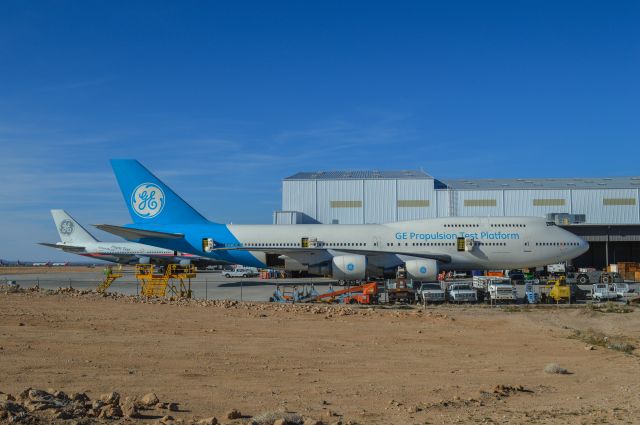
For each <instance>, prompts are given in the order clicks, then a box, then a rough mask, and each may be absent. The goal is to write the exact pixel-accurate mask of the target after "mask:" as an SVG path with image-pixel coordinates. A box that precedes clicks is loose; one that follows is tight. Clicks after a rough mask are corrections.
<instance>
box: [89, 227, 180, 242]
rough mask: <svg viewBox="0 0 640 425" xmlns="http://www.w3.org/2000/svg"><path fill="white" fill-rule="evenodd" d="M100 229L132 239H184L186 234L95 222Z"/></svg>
mask: <svg viewBox="0 0 640 425" xmlns="http://www.w3.org/2000/svg"><path fill="white" fill-rule="evenodd" d="M94 226H95V227H97V228H98V229H100V230H104V231H105V232H108V233H112V234H114V235H116V236H120V237H121V238H124V239H127V240H132V239H134V240H135V239H145V238H150V239H182V238H184V235H183V234H182V233H165V232H155V231H153V230H144V229H134V228H131V227H122V226H114V225H112V224H94Z"/></svg>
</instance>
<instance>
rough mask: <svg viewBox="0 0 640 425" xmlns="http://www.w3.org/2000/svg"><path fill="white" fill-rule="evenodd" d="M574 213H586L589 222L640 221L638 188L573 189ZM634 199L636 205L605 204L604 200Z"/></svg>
mask: <svg viewBox="0 0 640 425" xmlns="http://www.w3.org/2000/svg"><path fill="white" fill-rule="evenodd" d="M571 192H572V196H573V204H572V209H573V214H585V215H586V216H587V217H586V221H587V223H595V224H602V223H606V224H627V223H640V217H639V215H638V214H639V213H638V190H637V189H592V190H587V189H584V190H582V189H581V190H572V191H571ZM605 199H608V200H630V199H633V200H634V205H604V200H605Z"/></svg>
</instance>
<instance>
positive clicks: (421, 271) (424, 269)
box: [420, 266, 427, 274]
mask: <svg viewBox="0 0 640 425" xmlns="http://www.w3.org/2000/svg"><path fill="white" fill-rule="evenodd" d="M426 272H427V268H426V267H425V266H422V267H420V273H422V274H425V273H426Z"/></svg>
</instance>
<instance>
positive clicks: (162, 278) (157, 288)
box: [136, 264, 196, 298]
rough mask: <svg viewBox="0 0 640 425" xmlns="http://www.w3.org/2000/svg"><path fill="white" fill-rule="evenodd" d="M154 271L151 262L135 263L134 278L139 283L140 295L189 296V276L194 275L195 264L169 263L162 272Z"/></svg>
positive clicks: (192, 276)
mask: <svg viewBox="0 0 640 425" xmlns="http://www.w3.org/2000/svg"><path fill="white" fill-rule="evenodd" d="M155 271H156V270H155V267H154V265H153V264H138V265H136V279H138V281H139V282H140V283H141V289H140V295H141V296H143V297H166V296H167V295H169V296H172V297H173V296H175V297H178V298H191V294H192V292H191V278H194V277H196V268H195V266H193V265H189V266H182V265H179V264H169V265H168V266H167V267H166V268H165V270H164V273H156V272H155Z"/></svg>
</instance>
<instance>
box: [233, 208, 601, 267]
mask: <svg viewBox="0 0 640 425" xmlns="http://www.w3.org/2000/svg"><path fill="white" fill-rule="evenodd" d="M227 228H228V230H229V232H230V233H231V234H232V235H233V236H234V237H235V238H236V239H237V243H238V245H240V246H242V247H243V248H245V249H248V250H249V251H251V248H252V247H256V248H260V250H261V251H263V250H265V249H269V248H275V249H276V250H281V249H286V250H287V253H286V254H285V255H286V256H288V257H291V258H293V259H295V260H296V261H298V262H300V263H301V264H314V263H320V262H322V261H326V260H328V259H330V258H331V257H333V256H337V255H343V254H345V253H347V254H356V253H358V252H362V254H363V255H366V256H367V257H368V259H369V261H370V262H373V263H374V264H375V265H377V266H379V267H393V266H395V265H397V264H400V263H402V262H403V261H404V260H405V259H407V258H411V257H412V255H414V256H416V255H418V256H420V255H443V256H446V257H449V258H450V261H443V262H442V263H441V267H442V269H445V270H446V269H450V270H453V269H455V270H469V269H512V268H525V267H535V266H543V265H546V264H552V263H558V262H562V261H567V260H571V259H573V258H575V257H577V256H579V255H581V254H582V253H584V252H586V251H587V250H588V248H589V245H588V243H587V242H585V241H584V240H583V239H581V238H579V237H578V236H576V235H574V234H572V233H570V232H568V231H566V230H564V229H561V228H559V227H557V226H555V225H553V224H552V223H547V222H546V221H545V220H544V219H542V218H535V217H449V218H437V219H427V220H416V221H406V222H397V223H389V224H365V225H362V224H358V225H335V224H329V225H318V224H315V225H299V224H298V225H228V226H227ZM458 237H464V238H466V239H472V240H473V248H472V249H470V250H468V251H459V250H458V246H457V238H458ZM302 238H311V239H315V240H316V246H317V248H323V249H322V250H318V251H317V252H312V253H309V252H308V250H304V249H302V246H301V239H302ZM261 251H251V253H252V254H253V255H254V256H255V257H256V258H257V259H259V260H261V261H262V262H264V257H265V254H264V252H261ZM296 251H300V253H299V254H297V253H296ZM250 265H252V264H250Z"/></svg>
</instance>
